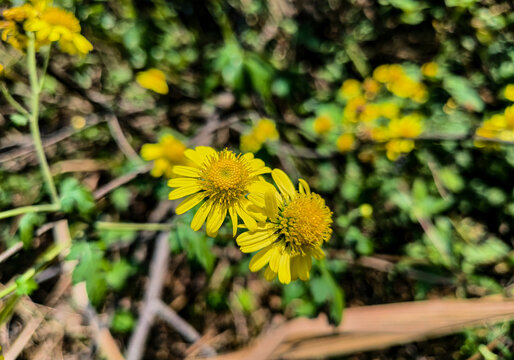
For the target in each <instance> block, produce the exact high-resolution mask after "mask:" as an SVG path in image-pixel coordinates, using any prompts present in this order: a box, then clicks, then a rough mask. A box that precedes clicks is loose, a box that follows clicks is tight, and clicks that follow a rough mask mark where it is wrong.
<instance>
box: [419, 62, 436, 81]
mask: <svg viewBox="0 0 514 360" xmlns="http://www.w3.org/2000/svg"><path fill="white" fill-rule="evenodd" d="M438 70H439V67H438V66H437V63H435V62H433V61H431V62H427V63H425V64H423V65H422V66H421V73H422V74H423V75H424V76H426V77H430V78H432V77H436V76H437V71H438Z"/></svg>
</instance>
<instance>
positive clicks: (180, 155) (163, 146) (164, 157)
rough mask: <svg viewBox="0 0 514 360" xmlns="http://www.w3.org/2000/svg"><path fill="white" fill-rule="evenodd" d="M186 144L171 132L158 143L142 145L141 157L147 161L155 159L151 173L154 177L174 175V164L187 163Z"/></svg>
mask: <svg viewBox="0 0 514 360" xmlns="http://www.w3.org/2000/svg"><path fill="white" fill-rule="evenodd" d="M185 151H186V145H184V144H183V143H182V142H181V141H180V140H178V139H175V137H174V136H173V135H171V134H167V135H164V136H163V137H162V138H161V139H160V140H159V143H158V144H144V145H143V147H141V157H142V158H143V159H144V160H146V161H153V162H154V163H153V168H152V171H151V172H150V174H151V175H152V176H154V177H160V176H162V175H165V176H166V177H167V178H171V177H172V176H173V166H175V165H186V164H187V163H188V160H187V158H186V157H185V155H184V152H185Z"/></svg>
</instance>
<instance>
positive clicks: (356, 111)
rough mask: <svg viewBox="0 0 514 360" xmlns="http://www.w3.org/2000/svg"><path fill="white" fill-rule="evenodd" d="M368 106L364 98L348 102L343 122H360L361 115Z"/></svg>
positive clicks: (356, 98) (359, 97)
mask: <svg viewBox="0 0 514 360" xmlns="http://www.w3.org/2000/svg"><path fill="white" fill-rule="evenodd" d="M366 105H367V103H366V99H365V98H364V97H362V96H357V97H355V98H353V99H350V100H348V102H347V103H346V106H345V108H344V110H343V122H347V121H350V122H358V121H359V120H360V114H361V113H362V112H363V111H364V109H365V108H366Z"/></svg>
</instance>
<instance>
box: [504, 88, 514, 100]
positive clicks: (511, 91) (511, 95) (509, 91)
mask: <svg viewBox="0 0 514 360" xmlns="http://www.w3.org/2000/svg"><path fill="white" fill-rule="evenodd" d="M503 95H504V96H505V98H506V99H507V100H509V101H514V84H509V85H507V86H506V87H505V90H504V91H503Z"/></svg>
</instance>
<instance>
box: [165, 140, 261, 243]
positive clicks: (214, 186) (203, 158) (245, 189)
mask: <svg viewBox="0 0 514 360" xmlns="http://www.w3.org/2000/svg"><path fill="white" fill-rule="evenodd" d="M184 154H185V156H186V157H187V158H188V159H189V160H191V161H192V165H191V166H181V165H176V166H175V167H173V172H174V174H176V175H177V176H179V177H177V178H174V179H171V180H170V181H169V182H168V186H169V187H171V188H176V189H174V190H172V191H171V192H170V194H169V199H170V200H176V199H180V198H183V197H186V199H185V200H183V201H182V202H181V203H180V204H179V205H178V206H177V208H176V210H175V211H176V213H177V214H183V213H185V212H186V211H189V210H191V209H192V208H194V207H195V206H196V205H198V204H200V203H202V202H203V203H202V205H201V206H200V207H199V208H198V210H197V211H196V213H195V216H194V217H193V220H192V222H191V228H192V229H193V230H194V231H198V230H199V229H200V228H201V227H202V225H203V224H204V223H205V222H206V221H207V224H206V231H207V235H209V236H212V237H214V236H216V235H217V233H218V230H219V228H220V227H221V225H222V224H223V222H224V221H225V217H226V216H227V212H228V214H229V215H230V217H231V219H232V229H233V234H234V236H235V235H236V232H237V227H238V218H239V217H240V218H241V219H243V222H244V224H245V226H246V227H247V228H248V229H250V230H251V231H255V230H257V222H256V219H257V220H259V221H264V220H265V219H264V218H263V215H262V213H261V212H259V211H254V210H252V206H251V203H250V201H249V200H248V198H247V196H249V193H251V192H253V191H262V189H263V188H264V187H265V186H266V185H269V184H267V183H266V182H264V181H261V180H260V175H262V174H266V173H269V172H270V171H271V170H270V169H269V168H268V167H266V166H265V164H264V162H263V161H262V160H260V159H255V158H254V156H253V154H252V153H246V154H244V155H241V154H239V155H236V154H235V153H233V152H232V151H230V150H226V149H225V150H223V151H216V150H214V149H213V148H211V147H207V146H198V147H196V148H195V149H194V150H192V149H187V150H186V151H185V153H184ZM204 200H205V201H204Z"/></svg>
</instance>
